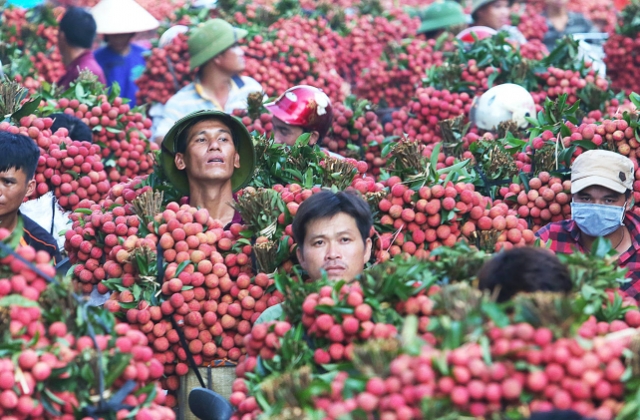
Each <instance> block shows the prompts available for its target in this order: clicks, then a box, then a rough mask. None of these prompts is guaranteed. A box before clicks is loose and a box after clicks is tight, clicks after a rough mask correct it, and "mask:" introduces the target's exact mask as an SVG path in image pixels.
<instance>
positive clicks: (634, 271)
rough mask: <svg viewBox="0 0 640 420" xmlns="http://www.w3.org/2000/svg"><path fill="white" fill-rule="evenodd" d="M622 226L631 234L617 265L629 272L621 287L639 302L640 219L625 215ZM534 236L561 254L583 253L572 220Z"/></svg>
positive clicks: (578, 230) (576, 227)
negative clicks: (627, 247) (629, 245)
mask: <svg viewBox="0 0 640 420" xmlns="http://www.w3.org/2000/svg"><path fill="white" fill-rule="evenodd" d="M624 224H625V225H626V226H627V229H629V233H630V234H631V247H629V249H628V250H626V251H625V252H623V253H622V254H620V257H619V258H618V264H619V265H620V267H622V268H626V269H627V270H629V278H631V281H630V282H628V283H625V284H623V285H622V287H621V289H622V290H624V291H625V293H626V294H627V295H629V296H631V297H633V298H635V299H637V300H640V252H639V250H640V242H639V239H640V217H638V216H636V215H635V214H633V213H629V212H627V213H626V217H625V219H624ZM536 236H537V237H538V238H540V239H541V240H542V241H543V242H547V241H551V248H550V249H551V250H552V251H553V252H559V253H561V254H570V253H572V252H574V251H575V250H578V251H579V252H585V250H584V248H583V247H582V245H580V229H579V228H578V225H577V224H576V222H574V221H573V220H563V221H562V222H554V223H549V224H548V225H546V226H545V227H543V228H542V229H540V230H539V231H538V232H536Z"/></svg>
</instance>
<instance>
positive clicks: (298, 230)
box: [256, 191, 373, 323]
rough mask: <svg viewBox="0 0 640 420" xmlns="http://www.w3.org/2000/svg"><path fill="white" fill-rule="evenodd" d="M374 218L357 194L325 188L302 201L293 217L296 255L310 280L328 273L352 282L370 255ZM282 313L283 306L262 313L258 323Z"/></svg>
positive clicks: (331, 276) (272, 318)
mask: <svg viewBox="0 0 640 420" xmlns="http://www.w3.org/2000/svg"><path fill="white" fill-rule="evenodd" d="M372 226H373V218H372V216H371V210H370V208H369V205H368V204H367V203H366V202H365V201H364V200H363V199H362V198H360V196H358V195H357V193H354V192H350V191H344V192H338V193H334V192H332V191H322V192H319V193H317V194H314V195H312V196H311V197H309V198H308V199H306V200H305V201H303V202H302V204H300V207H299V208H298V212H297V213H296V216H295V217H294V219H293V225H292V230H293V237H294V239H295V241H296V243H297V245H298V247H297V251H296V253H297V257H298V261H299V262H300V265H301V266H302V268H303V269H304V270H305V271H306V272H307V274H308V275H309V279H310V280H311V281H317V280H321V279H322V277H323V275H324V274H325V273H326V275H327V278H328V279H329V280H331V281H340V280H345V281H347V282H350V281H352V280H353V279H355V278H356V277H357V276H359V275H360V274H362V272H363V271H364V266H365V264H366V263H367V261H369V258H371V247H372V244H373V243H372V241H371V238H370V232H371V227H372ZM280 315H282V307H281V306H280V305H276V306H272V307H270V308H268V309H267V310H266V311H264V312H263V313H262V315H260V317H259V318H258V320H257V321H256V322H257V323H262V322H268V321H273V320H275V319H278V318H280Z"/></svg>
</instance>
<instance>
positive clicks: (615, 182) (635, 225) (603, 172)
mask: <svg viewBox="0 0 640 420" xmlns="http://www.w3.org/2000/svg"><path fill="white" fill-rule="evenodd" d="M634 172H635V170H634V166H633V162H632V161H631V160H630V159H629V158H627V157H625V156H622V155H620V154H618V153H614V152H609V151H606V150H590V151H587V152H584V153H582V154H581V155H580V156H578V157H577V158H576V160H575V161H574V162H573V165H572V166H571V193H572V195H573V201H572V203H571V220H564V221H561V222H554V223H550V224H548V225H547V226H545V227H543V228H542V229H540V230H539V231H538V232H537V233H536V236H538V237H539V238H540V239H541V240H542V241H543V242H547V241H548V243H550V249H551V250H552V251H554V252H560V253H564V254H569V253H571V252H573V251H574V250H578V251H580V252H589V251H590V250H591V246H592V245H593V243H594V241H595V240H596V238H598V237H604V238H606V239H608V240H609V241H610V242H611V245H612V246H613V247H614V249H615V251H616V253H617V259H618V265H619V266H620V267H623V268H627V269H628V271H629V276H630V277H631V282H629V283H626V284H624V285H622V289H623V290H625V291H626V293H627V294H628V295H629V296H631V297H634V298H637V297H639V294H640V282H638V281H639V280H640V253H638V250H639V249H640V217H638V216H636V215H635V214H633V213H632V212H631V211H630V210H631V208H632V207H633V197H632V193H633V182H634V180H635V177H634Z"/></svg>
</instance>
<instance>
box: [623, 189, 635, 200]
mask: <svg viewBox="0 0 640 420" xmlns="http://www.w3.org/2000/svg"><path fill="white" fill-rule="evenodd" d="M632 192H633V191H631V190H626V191H625V192H624V198H625V199H626V200H628V199H629V197H631V193H632Z"/></svg>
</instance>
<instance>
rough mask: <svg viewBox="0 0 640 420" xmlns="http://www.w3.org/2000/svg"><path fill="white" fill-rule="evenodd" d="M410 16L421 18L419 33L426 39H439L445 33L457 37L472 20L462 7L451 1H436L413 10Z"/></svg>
mask: <svg viewBox="0 0 640 420" xmlns="http://www.w3.org/2000/svg"><path fill="white" fill-rule="evenodd" d="M410 14H411V15H415V16H416V17H418V18H420V27H419V28H418V32H417V33H418V34H419V35H422V36H423V37H424V38H426V39H437V38H438V37H440V35H442V34H443V33H444V32H450V33H452V34H454V35H455V34H457V33H458V32H460V31H461V30H463V29H464V28H466V27H467V24H468V23H469V22H470V20H471V17H470V16H468V15H466V14H465V13H464V9H463V8H462V6H460V4H459V3H457V2H455V1H451V0H446V1H436V2H435V3H432V4H430V5H429V6H427V7H423V8H420V9H416V10H413V11H411V13H410Z"/></svg>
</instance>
